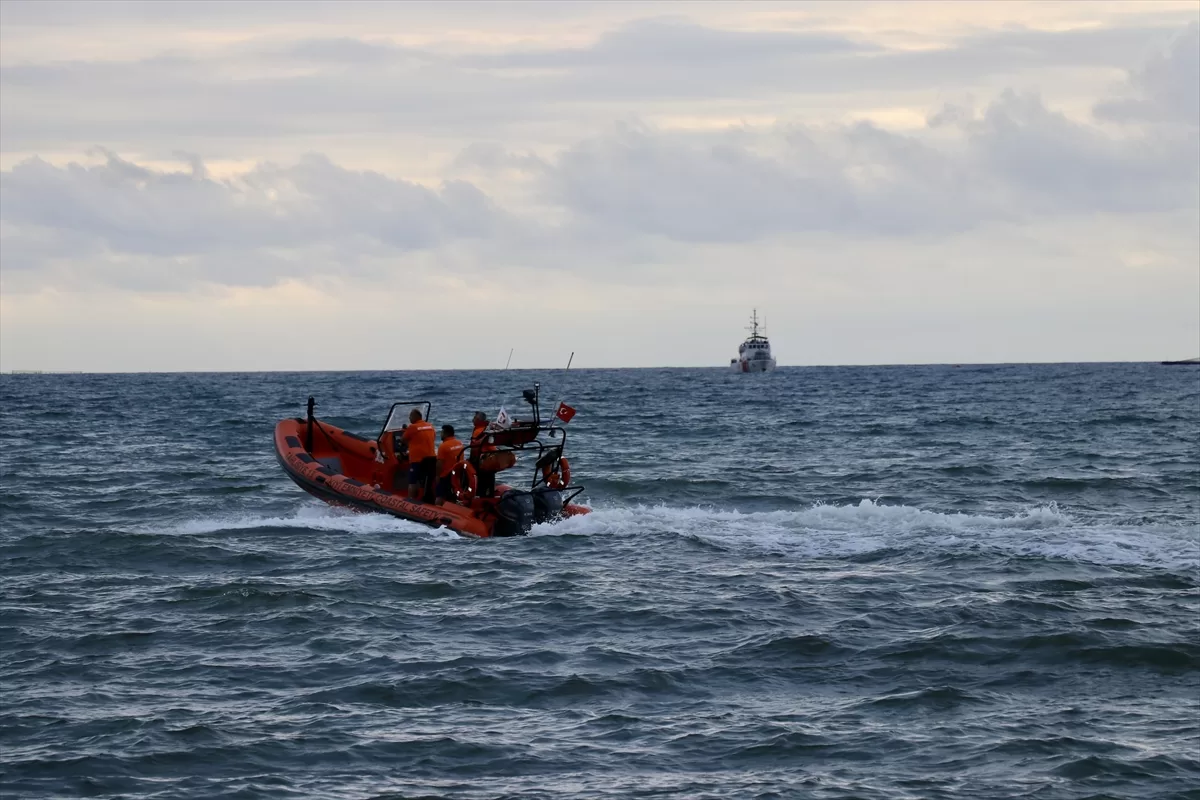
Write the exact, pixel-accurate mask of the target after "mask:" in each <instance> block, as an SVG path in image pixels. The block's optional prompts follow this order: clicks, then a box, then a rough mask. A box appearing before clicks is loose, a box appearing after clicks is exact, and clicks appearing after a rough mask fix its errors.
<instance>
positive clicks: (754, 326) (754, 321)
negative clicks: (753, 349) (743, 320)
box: [746, 308, 758, 339]
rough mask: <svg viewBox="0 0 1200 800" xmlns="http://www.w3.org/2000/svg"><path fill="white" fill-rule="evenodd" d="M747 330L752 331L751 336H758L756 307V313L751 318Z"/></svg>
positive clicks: (755, 310)
mask: <svg viewBox="0 0 1200 800" xmlns="http://www.w3.org/2000/svg"><path fill="white" fill-rule="evenodd" d="M746 330H748V331H750V338H751V339H757V338H758V309H757V308H756V309H754V315H753V316H752V317H751V318H750V327H749V328H747V329H746Z"/></svg>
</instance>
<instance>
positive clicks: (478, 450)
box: [471, 411, 496, 497]
mask: <svg viewBox="0 0 1200 800" xmlns="http://www.w3.org/2000/svg"><path fill="white" fill-rule="evenodd" d="M473 423H474V425H475V429H474V430H472V431H471V464H472V465H473V466H474V467H475V476H476V477H475V479H476V483H477V484H478V487H479V496H480V497H491V496H492V495H493V494H495V493H496V473H495V472H491V471H489V470H485V469H482V468H481V467H480V465H479V463H480V459H481V458H482V456H483V454H484V453H490V452H492V451H494V450H495V449H496V445H494V444H492V443H491V442H489V441H487V435H488V418H487V414H485V413H483V412H482V411H476V412H475V417H474V419H473Z"/></svg>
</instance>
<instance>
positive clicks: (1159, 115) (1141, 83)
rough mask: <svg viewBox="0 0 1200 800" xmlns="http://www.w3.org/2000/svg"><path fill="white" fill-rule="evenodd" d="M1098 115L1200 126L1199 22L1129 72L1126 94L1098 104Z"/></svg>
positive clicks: (1125, 120)
mask: <svg viewBox="0 0 1200 800" xmlns="http://www.w3.org/2000/svg"><path fill="white" fill-rule="evenodd" d="M1096 115H1097V116H1098V117H1100V118H1103V119H1110V120H1115V121H1118V122H1179V123H1182V124H1185V125H1190V126H1193V127H1198V126H1200V23H1192V24H1191V25H1189V26H1188V27H1187V29H1186V30H1185V31H1184V32H1183V33H1181V34H1180V35H1179V36H1178V37H1177V38H1176V39H1175V41H1174V42H1173V43H1172V45H1171V46H1170V48H1168V49H1167V50H1166V51H1165V52H1163V53H1160V54H1158V55H1156V56H1155V57H1154V58H1152V59H1151V60H1150V61H1149V62H1147V63H1146V65H1145V66H1144V67H1142V68H1141V69H1139V70H1136V71H1134V72H1132V73H1130V75H1129V80H1128V84H1127V86H1126V89H1125V96H1123V97H1120V98H1115V99H1110V100H1106V101H1103V102H1101V103H1099V104H1098V105H1097V106H1096Z"/></svg>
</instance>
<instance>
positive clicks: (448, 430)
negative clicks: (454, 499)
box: [437, 425, 464, 506]
mask: <svg viewBox="0 0 1200 800" xmlns="http://www.w3.org/2000/svg"><path fill="white" fill-rule="evenodd" d="M463 449H464V445H463V443H462V442H460V441H459V440H458V439H456V438H455V437H454V426H453V425H443V426H442V444H441V446H440V447H438V452H437V465H438V466H437V474H438V481H437V504H438V505H439V506H440V505H442V504H444V503H445V502H446V501H447V500H449V499H450V498H451V496H452V495H453V492H452V491H451V489H450V473H451V472H452V471H453V470H454V467H455V466H457V465H458V464H459V463H461V462H462V457H463V455H462V454H463Z"/></svg>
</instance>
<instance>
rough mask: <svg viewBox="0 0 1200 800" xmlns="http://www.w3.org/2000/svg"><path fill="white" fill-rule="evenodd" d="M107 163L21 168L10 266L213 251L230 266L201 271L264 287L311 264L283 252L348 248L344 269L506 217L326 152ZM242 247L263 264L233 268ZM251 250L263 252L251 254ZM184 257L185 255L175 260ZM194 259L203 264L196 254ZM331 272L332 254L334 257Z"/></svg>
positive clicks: (7, 232)
mask: <svg viewBox="0 0 1200 800" xmlns="http://www.w3.org/2000/svg"><path fill="white" fill-rule="evenodd" d="M105 156H106V159H105V162H104V163H103V164H101V165H98V166H92V167H86V166H81V165H78V164H72V165H70V166H68V167H65V168H62V167H56V166H53V165H50V164H48V163H46V162H44V161H41V160H38V159H31V160H28V161H25V162H22V163H20V164H18V165H17V166H16V167H14V168H13V169H12V170H10V171H8V172H5V173H4V174H3V181H0V226H2V228H0V229H2V230H3V247H2V256H3V263H4V267H5V269H6V270H10V269H11V270H34V269H39V268H43V267H46V266H48V265H50V264H52V263H54V262H57V261H61V260H63V259H68V258H84V257H88V256H91V257H111V256H128V257H130V258H132V259H134V260H136V259H142V258H149V259H154V258H158V259H167V260H168V262H167V263H170V262H169V260H170V259H184V260H186V259H196V258H199V259H202V260H204V262H203V263H205V264H207V265H208V266H209V268H210V269H211V268H214V267H215V268H216V271H217V273H218V274H216V275H215V276H214V275H207V276H206V275H199V274H198V275H196V276H194V277H195V278H197V279H205V278H206V277H207V278H208V279H214V278H216V279H220V280H223V281H227V282H230V283H243V282H247V283H261V282H263V281H264V280H266V281H268V282H269V281H270V280H271V279H273V278H276V277H279V276H280V275H283V274H288V273H289V272H290V273H295V272H297V271H299V272H307V271H308V268H306V267H304V266H298V262H297V260H296V259H294V258H290V257H281V256H280V255H279V252H280V251H283V252H288V253H293V254H294V253H297V252H303V251H304V250H305V249H306V248H313V249H314V251H318V252H319V251H320V248H322V247H328V246H331V245H335V244H336V245H337V248H336V249H337V252H338V253H340V256H339V257H331V259H332V260H333V261H334V262H335V266H337V263H336V262H339V261H340V266H341V267H342V268H347V267H350V268H352V267H353V264H354V262H355V261H356V259H357V258H358V257H360V256H363V255H370V254H374V253H389V254H395V253H403V252H406V251H412V250H420V249H425V248H431V247H436V246H439V245H444V244H447V243H450V242H453V241H457V240H463V239H471V238H480V237H487V236H490V235H492V234H494V233H495V232H496V230H497V228H498V227H499V226H501V225H504V224H510V223H506V220H505V215H504V214H503V213H502V212H501V211H499V210H498V209H496V208H495V207H494V206H493V204H492V203H491V202H490V200H489V199H488V198H487V197H486V196H485V195H484V194H483V193H482V192H480V191H479V190H478V189H477V188H476V187H474V186H473V185H471V184H469V183H466V182H464V181H447V182H446V183H444V184H443V185H442V187H441V189H440V190H439V191H434V190H432V189H428V188H426V187H423V186H420V185H417V184H414V183H409V182H407V181H403V180H395V179H392V178H388V177H385V176H383V175H380V174H378V173H372V172H356V171H351V170H346V169H343V168H341V167H339V166H337V165H336V164H333V163H331V162H330V161H329V160H328V159H326V158H324V157H323V156H317V155H314V156H309V157H306V158H303V159H301V160H300V161H299V162H298V163H297V164H295V165H293V166H290V167H279V166H275V165H271V164H263V165H259V166H258V167H256V168H255V169H253V170H251V171H249V172H247V173H245V174H243V175H241V176H240V177H239V178H238V179H237V180H229V181H216V180H213V179H211V178H209V177H207V176H206V173H205V170H204V169H203V165H202V164H200V163H197V162H196V161H195V160H193V166H192V169H191V171H189V172H168V171H159V170H153V169H147V168H145V167H141V166H139V165H137V164H133V163H131V162H129V161H126V160H123V159H121V158H119V157H118V156H116V155H115V154H112V153H105ZM231 254H242V256H243V257H242V258H240V259H239V263H242V264H245V263H246V262H249V261H253V262H254V263H255V266H253V267H252V268H250V269H246V270H244V271H243V268H242V267H239V268H238V270H237V271H234V272H228V271H225V270H224V268H222V267H220V266H219V265H220V264H222V263H223V261H222V259H228V258H230V256H231ZM246 254H254V256H253V258H246V257H245V255H246ZM174 263H176V264H178V263H180V262H178V261H177V262H174ZM189 263H191V262H189ZM321 264H322V266H323V267H325V268H328V267H329V266H330V265H329V261H328V260H322V262H321Z"/></svg>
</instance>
